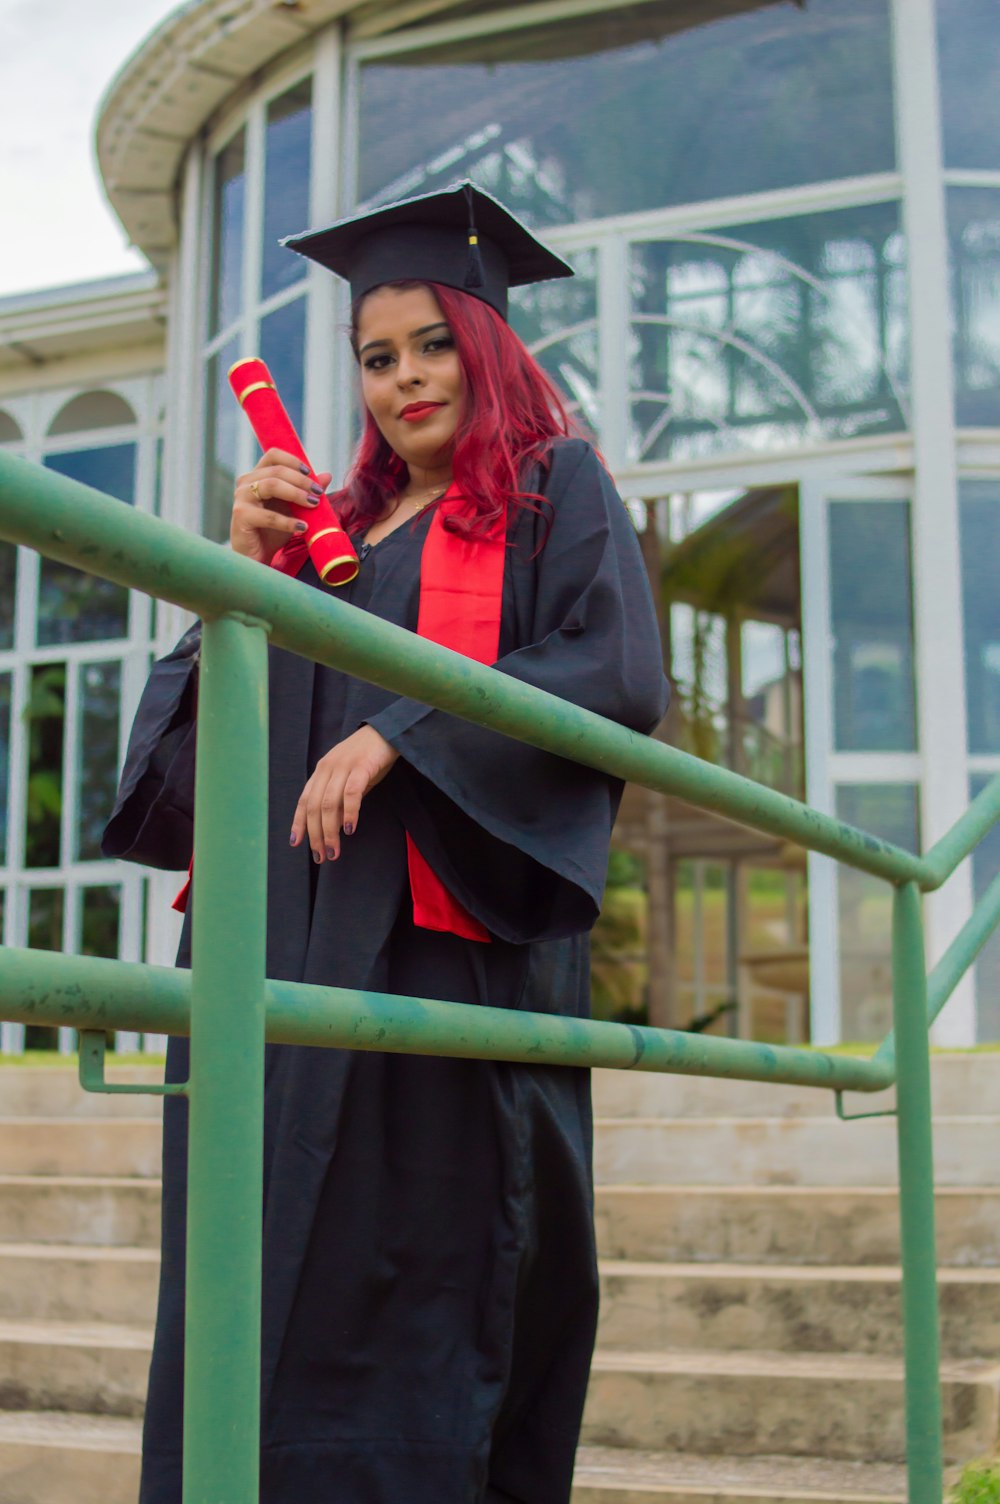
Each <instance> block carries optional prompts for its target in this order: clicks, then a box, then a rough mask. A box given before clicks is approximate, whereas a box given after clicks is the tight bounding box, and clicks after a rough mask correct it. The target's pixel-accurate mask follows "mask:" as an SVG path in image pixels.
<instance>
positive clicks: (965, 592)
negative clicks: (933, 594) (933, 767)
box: [959, 481, 1000, 752]
mask: <svg viewBox="0 0 1000 1504" xmlns="http://www.w3.org/2000/svg"><path fill="white" fill-rule="evenodd" d="M959 506H960V515H961V534H962V601H963V606H964V614H965V690H966V698H967V700H968V715H969V751H970V752H1000V591H998V589H997V580H998V579H1000V484H998V483H997V482H996V481H963V482H962V484H961V487H960V490H959Z"/></svg>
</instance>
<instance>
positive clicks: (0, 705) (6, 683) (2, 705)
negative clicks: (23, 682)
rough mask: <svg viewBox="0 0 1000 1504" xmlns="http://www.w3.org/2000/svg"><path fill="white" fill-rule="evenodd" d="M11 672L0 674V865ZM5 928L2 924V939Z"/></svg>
mask: <svg viewBox="0 0 1000 1504" xmlns="http://www.w3.org/2000/svg"><path fill="white" fill-rule="evenodd" d="M10 694H11V676H10V674H0V866H6V864H7V809H8V799H9V793H8V781H9V778H10ZM2 937H3V928H2V926H0V939H2Z"/></svg>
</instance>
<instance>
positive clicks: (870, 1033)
mask: <svg viewBox="0 0 1000 1504" xmlns="http://www.w3.org/2000/svg"><path fill="white" fill-rule="evenodd" d="M837 814H838V816H839V817H840V819H842V820H846V821H847V822H848V824H849V825H857V826H860V828H861V829H862V830H867V831H869V832H870V833H871V834H872V835H874V836H878V838H879V839H880V840H883V841H892V842H893V843H894V844H895V845H897V846H903V847H905V848H906V850H907V851H919V849H920V830H919V815H918V806H917V790H916V786H915V785H913V784H907V783H902V784H899V783H896V784H886V783H872V784H845V785H843V786H842V787H841V788H839V789H838V790H837ZM837 874H838V875H837V892H838V909H839V917H840V998H841V1038H842V1039H843V1040H845V1041H846V1042H850V1041H853V1040H870V1039H881V1038H882V1037H883V1035H884V1034H886V1033H887V1032H888V1030H889V1029H890V1028H891V1027H892V893H893V890H892V886H891V884H889V883H885V882H882V881H881V880H880V879H879V878H877V877H870V876H869V875H868V873H866V872H855V871H854V870H853V869H852V868H850V867H839V868H838V869H837Z"/></svg>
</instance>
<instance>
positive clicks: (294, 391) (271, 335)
mask: <svg viewBox="0 0 1000 1504" xmlns="http://www.w3.org/2000/svg"><path fill="white" fill-rule="evenodd" d="M260 354H261V359H262V360H263V361H264V363H265V365H266V366H267V368H268V370H269V371H270V372H271V375H272V376H273V377H274V384H275V386H276V387H277V388H278V391H279V392H280V393H281V400H282V401H283V402H284V404H285V406H286V407H287V408H288V415H289V417H290V418H291V420H292V422H293V423H294V424H295V427H296V429H297V430H298V432H299V434H300V435H301V433H302V427H303V416H304V412H303V409H304V406H305V395H306V392H305V381H306V299H305V298H304V297H303V298H296V299H295V300H294V302H292V303H285V304H284V306H283V307H281V308H276V309H275V310H274V312H273V313H269V314H268V315H267V318H265V319H261V321H260ZM230 400H232V398H230Z"/></svg>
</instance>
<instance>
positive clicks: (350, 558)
mask: <svg viewBox="0 0 1000 1504" xmlns="http://www.w3.org/2000/svg"><path fill="white" fill-rule="evenodd" d="M338 564H351V565H353V568H352V570H351V572H350V574H349V575H348V576H347V579H346V580H341V581H340V584H341V585H346V584H348V583H349V582H350V581H351V580H353V579H354V576H355V575H356V574H357V572H358V561H357V559H356V558H355V557H354V555H353V554H341V555H340V557H339V558H337V559H331V560H330V562H329V564H324V565H323V568H322V569H321V570H320V572H319V577H320V579H321V580H325V579H326V577H327V575H328V574H329V573H330V571H331V570H332V569H336V567H337V565H338Z"/></svg>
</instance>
